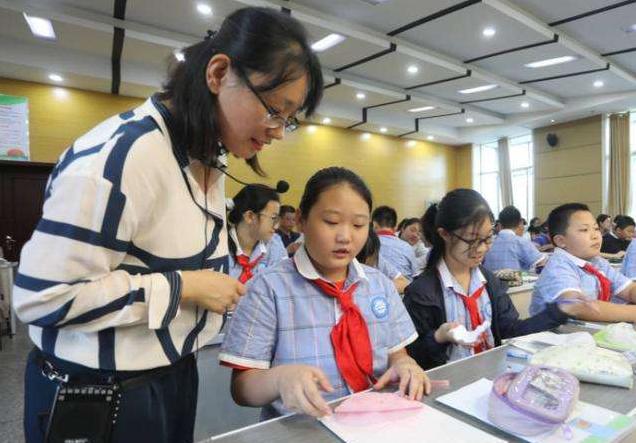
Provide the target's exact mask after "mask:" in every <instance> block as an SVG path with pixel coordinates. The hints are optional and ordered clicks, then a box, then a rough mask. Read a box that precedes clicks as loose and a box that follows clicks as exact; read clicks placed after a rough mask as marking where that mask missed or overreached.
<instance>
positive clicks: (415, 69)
mask: <svg viewBox="0 0 636 443" xmlns="http://www.w3.org/2000/svg"><path fill="white" fill-rule="evenodd" d="M406 71H407V72H408V73H409V74H417V73H418V72H419V71H420V68H418V67H417V66H415V65H411V66H409V67H408V68H406Z"/></svg>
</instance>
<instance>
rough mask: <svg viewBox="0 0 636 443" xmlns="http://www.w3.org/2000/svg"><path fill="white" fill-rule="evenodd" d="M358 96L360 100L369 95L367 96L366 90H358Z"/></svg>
mask: <svg viewBox="0 0 636 443" xmlns="http://www.w3.org/2000/svg"><path fill="white" fill-rule="evenodd" d="M356 98H357V99H358V100H364V99H365V98H367V96H366V94H365V93H364V92H358V93H357V94H356Z"/></svg>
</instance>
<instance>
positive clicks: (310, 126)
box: [307, 125, 317, 134]
mask: <svg viewBox="0 0 636 443" xmlns="http://www.w3.org/2000/svg"><path fill="white" fill-rule="evenodd" d="M316 129H317V128H316V126H314V125H309V126H307V132H309V133H310V134H313V133H314V132H316Z"/></svg>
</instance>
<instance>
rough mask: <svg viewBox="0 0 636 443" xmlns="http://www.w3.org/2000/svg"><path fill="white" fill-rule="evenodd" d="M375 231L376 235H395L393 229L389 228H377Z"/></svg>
mask: <svg viewBox="0 0 636 443" xmlns="http://www.w3.org/2000/svg"><path fill="white" fill-rule="evenodd" d="M375 233H376V234H378V235H385V236H387V237H397V235H396V233H395V231H394V230H393V229H389V228H382V229H378V230H377V231H375Z"/></svg>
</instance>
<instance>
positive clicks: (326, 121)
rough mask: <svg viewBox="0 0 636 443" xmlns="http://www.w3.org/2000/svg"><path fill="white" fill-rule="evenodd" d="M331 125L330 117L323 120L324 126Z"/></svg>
mask: <svg viewBox="0 0 636 443" xmlns="http://www.w3.org/2000/svg"><path fill="white" fill-rule="evenodd" d="M329 123H331V119H330V118H329V117H325V118H323V119H322V124H323V125H328V124H329Z"/></svg>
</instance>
